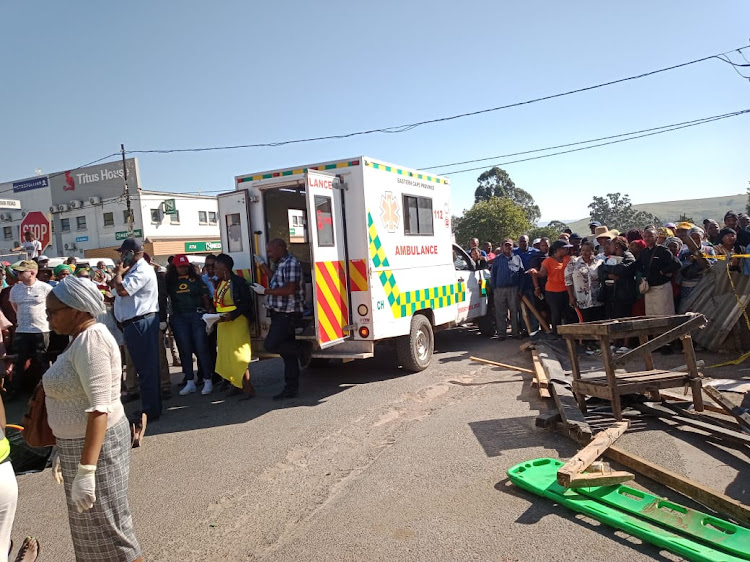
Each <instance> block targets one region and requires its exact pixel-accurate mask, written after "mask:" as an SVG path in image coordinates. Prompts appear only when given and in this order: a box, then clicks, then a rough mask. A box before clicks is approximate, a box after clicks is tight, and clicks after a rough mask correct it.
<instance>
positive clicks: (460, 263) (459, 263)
mask: <svg viewBox="0 0 750 562" xmlns="http://www.w3.org/2000/svg"><path fill="white" fill-rule="evenodd" d="M453 267H455V268H456V271H471V270H472V269H473V268H472V267H471V265H469V262H468V261H467V258H466V256H464V255H463V254H459V253H458V252H456V250H453Z"/></svg>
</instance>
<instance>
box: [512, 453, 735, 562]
mask: <svg viewBox="0 0 750 562" xmlns="http://www.w3.org/2000/svg"><path fill="white" fill-rule="evenodd" d="M562 465H563V463H562V462H561V461H559V460H557V459H546V458H542V459H534V460H530V461H526V462H522V463H519V464H517V465H515V466H512V467H510V468H509V469H508V477H509V478H510V480H511V481H512V482H513V483H514V484H516V485H517V486H519V487H521V488H523V489H525V490H527V491H529V492H532V493H534V494H537V495H540V496H543V497H546V498H548V499H550V500H553V501H555V502H558V503H560V504H562V505H564V506H566V507H568V508H570V509H572V510H573V511H577V512H579V513H583V514H585V515H588V516H590V517H593V518H594V519H597V520H598V521H601V522H603V523H606V524H607V525H610V526H611V527H614V528H616V529H621V530H623V531H625V532H627V533H630V534H631V535H633V536H636V537H638V538H641V539H643V540H645V541H647V542H650V543H651V544H654V545H656V546H659V547H661V548H665V549H667V550H669V551H671V552H674V553H676V554H679V555H681V556H685V557H686V558H687V559H689V560H696V561H699V562H741V561H746V560H750V548H743V550H742V551H741V555H740V556H736V555H734V554H730V553H727V552H725V551H722V550H719V547H717V546H716V545H713V544H705V543H703V542H701V541H700V540H698V539H696V538H692V537H687V536H683V535H681V534H678V533H675V532H673V531H671V530H668V529H665V528H663V527H660V526H658V525H655V524H653V523H650V522H649V521H646V520H644V519H641V518H640V517H637V516H635V515H632V514H630V513H627V512H624V511H622V510H620V509H617V508H615V507H612V506H610V505H607V504H605V503H602V502H599V501H597V499H595V498H593V497H591V496H588V495H585V494H582V493H581V492H580V489H579V490H573V489H568V488H565V487H563V486H560V485H559V484H558V483H557V471H558V469H559V468H560V467H561V466H562ZM606 488H613V486H607V487H606ZM614 488H617V486H614ZM591 489H594V488H590V489H589V490H591ZM720 521H721V520H720ZM722 523H724V524H725V525H732V524H731V523H728V522H724V521H723V522H722ZM712 530H713V529H712ZM749 547H750V545H749Z"/></svg>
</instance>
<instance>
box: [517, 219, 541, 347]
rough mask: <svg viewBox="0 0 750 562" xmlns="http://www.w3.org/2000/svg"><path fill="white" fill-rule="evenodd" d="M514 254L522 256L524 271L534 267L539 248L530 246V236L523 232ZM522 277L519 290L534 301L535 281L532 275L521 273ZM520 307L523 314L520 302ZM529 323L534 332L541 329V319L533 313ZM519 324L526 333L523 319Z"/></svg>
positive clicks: (530, 300) (530, 315)
mask: <svg viewBox="0 0 750 562" xmlns="http://www.w3.org/2000/svg"><path fill="white" fill-rule="evenodd" d="M513 254H514V255H516V256H518V257H519V258H521V263H522V264H523V271H526V270H528V269H531V268H532V267H533V266H532V262H533V261H534V258H535V257H536V256H537V255H538V254H539V250H537V249H536V248H532V247H529V237H528V236H526V235H525V234H522V235H521V236H519V237H518V247H517V248H514V249H513ZM520 278H521V282H520V285H519V290H520V292H521V296H522V297H524V296H525V297H526V298H527V299H529V302H534V283H533V282H532V280H531V276H530V275H521V276H520ZM518 308H519V310H518V314H521V311H520V308H521V307H520V303H519V306H518ZM529 324H530V328H531V331H532V332H536V331H537V330H538V329H539V321H538V320H537V319H536V316H534V315H533V314H529ZM519 325H520V326H521V327H522V330H521V331H522V332H524V333H525V332H526V327H525V326H524V323H523V319H521V320H519Z"/></svg>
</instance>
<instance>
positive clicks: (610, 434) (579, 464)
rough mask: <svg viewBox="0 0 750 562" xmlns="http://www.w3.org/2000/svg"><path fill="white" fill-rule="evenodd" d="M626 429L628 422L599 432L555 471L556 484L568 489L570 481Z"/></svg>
mask: <svg viewBox="0 0 750 562" xmlns="http://www.w3.org/2000/svg"><path fill="white" fill-rule="evenodd" d="M627 429H628V422H617V423H616V424H615V425H614V426H612V427H610V428H609V429H605V430H604V431H600V432H599V433H597V434H596V435H594V438H593V439H592V440H591V442H590V443H589V444H588V445H586V446H585V447H584V448H583V449H581V450H580V451H578V453H576V454H575V456H573V458H572V459H570V460H569V461H568V462H566V463H565V464H564V465H563V466H561V467H560V469H559V470H558V471H557V482H558V484H560V485H561V486H565V487H566V488H569V487H570V482H571V480H572V479H573V478H574V477H576V476H578V475H579V474H581V473H582V472H583V471H584V470H586V469H587V468H588V467H589V466H591V465H592V464H593V463H594V461H595V460H596V459H598V458H599V457H600V456H602V453H603V452H604V451H606V450H607V449H608V448H609V447H610V446H611V445H612V444H613V443H614V442H615V441H617V440H618V439H619V438H620V436H621V435H622V434H623V433H625V430H627ZM591 485H592V486H593V484H591Z"/></svg>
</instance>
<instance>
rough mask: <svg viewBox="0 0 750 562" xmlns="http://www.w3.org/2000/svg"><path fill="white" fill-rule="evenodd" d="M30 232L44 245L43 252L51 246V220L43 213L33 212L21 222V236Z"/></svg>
mask: <svg viewBox="0 0 750 562" xmlns="http://www.w3.org/2000/svg"><path fill="white" fill-rule="evenodd" d="M27 230H30V231H31V233H32V234H33V235H34V238H36V239H37V240H39V242H40V243H41V244H42V250H44V249H45V248H46V247H47V246H49V245H50V242H51V241H52V232H51V230H50V226H49V219H48V218H47V217H46V216H45V215H44V213H42V212H41V211H31V212H30V213H28V214H27V215H26V216H25V217H24V218H23V220H22V221H21V236H22V237H23V235H24V232H26V231H27Z"/></svg>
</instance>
